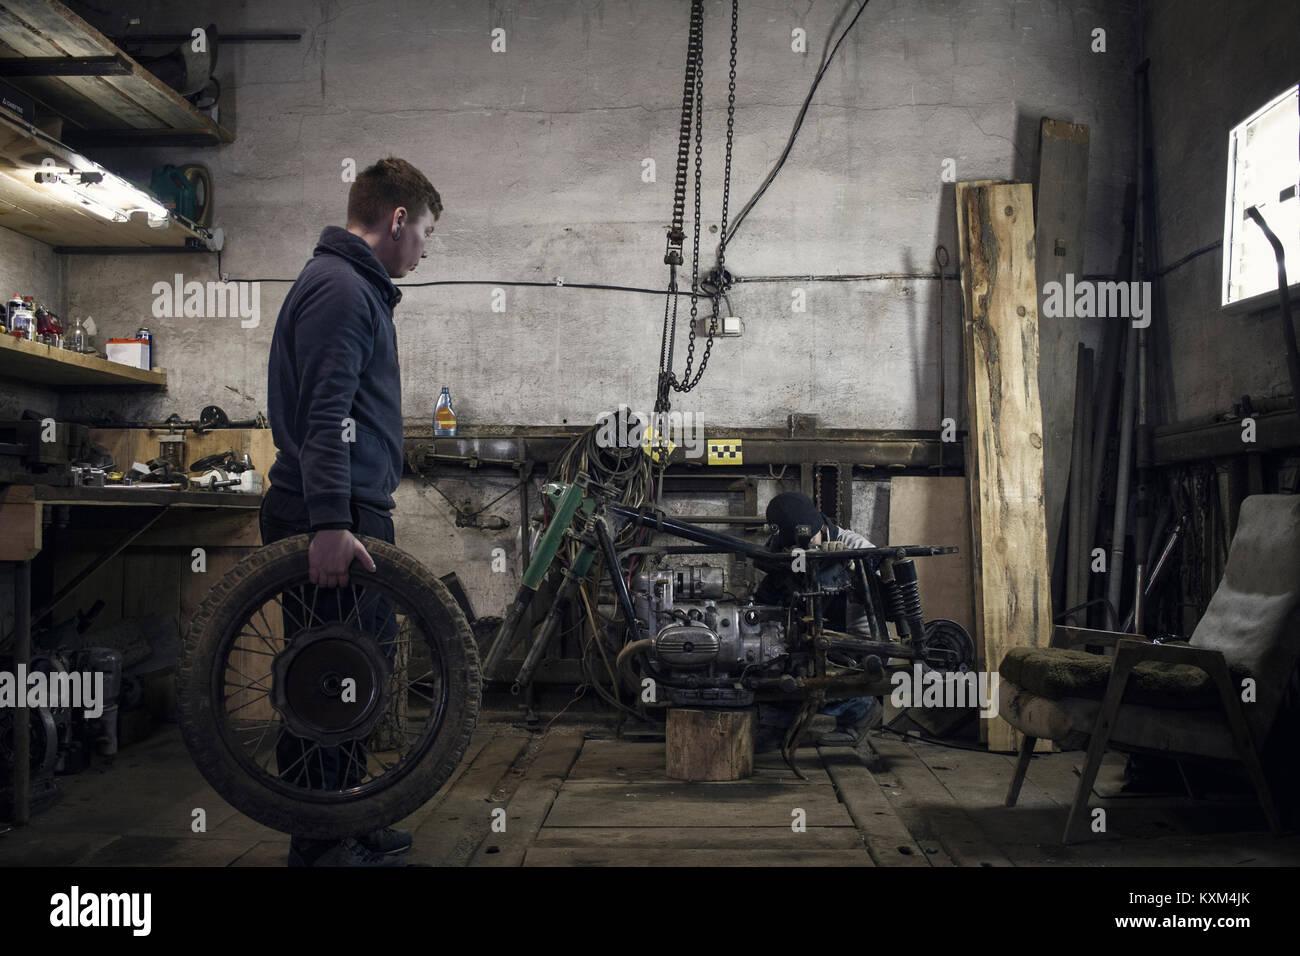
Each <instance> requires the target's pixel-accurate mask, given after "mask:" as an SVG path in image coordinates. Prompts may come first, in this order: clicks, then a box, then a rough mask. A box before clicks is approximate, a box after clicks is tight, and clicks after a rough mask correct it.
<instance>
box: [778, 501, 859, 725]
mask: <svg viewBox="0 0 1300 956" xmlns="http://www.w3.org/2000/svg"><path fill="white" fill-rule="evenodd" d="M767 523H768V524H769V525H771V526H772V527H773V528H774V529H775V531H774V532H773V534H772V539H771V541H770V542H769V547H770V548H771V549H773V550H781V551H784V550H787V549H789V548H793V547H795V546H796V545H797V544H798V543H799V539H798V533H797V532H798V528H799V526H800V525H802V526H804V527H806V528H807V529H808V533H809V534H810V536H811V537H810V538H809V541H808V547H810V548H818V547H824V546H825V544H827V543H832V542H833V543H834V546H836V547H839V548H844V549H855V548H874V547H875V545H874V544H872V543H871V542H870V541H868V540H867V539H866V537H864V536H863V535H860V534H858V533H857V532H856V531H853V530H851V529H849V528H841V527H839V526H838V525H836V524H835V523H834V522H833V521H831V520H830V519H829V518H827V517H826V516H825V515H824V514H822V513H821V510H820V509H818V507H817V505H816V504H814V503H813V500H812V499H811V498H809V497H808V496H807V495H805V494H801V493H799V492H797V491H786V492H782V493H781V494H779V495H777V496H775V497H774V498H773V499H772V500H771V501H770V502H768V505H767ZM819 576H820V579H821V581H822V584H823V586H836V585H844V584H847V583H848V580H847V572H846V571H845V570H844V568H843V567H842V566H840V565H837V564H830V565H827V566H826V567H825V568H824V569H823V570H822V571H820V572H819ZM801 587H802V582H801V580H800V578H799V577H796V576H794V575H792V574H785V573H779V572H778V573H772V574H769V575H767V576H766V577H765V578H764V579H763V580H762V582H761V583H760V584H759V586H758V588H757V589H756V590H755V592H754V600H755V601H756V602H758V603H760V604H782V603H784V602H785V598H786V595H787V592H789V591H790V590H792V589H793V590H799V589H800V588H801ZM822 618H823V620H824V621H825V622H826V625H827V626H828V627H830V628H832V629H833V630H837V631H841V632H850V633H851V632H855V631H867V632H869V630H870V625H869V624H867V623H866V622H865V621H864V620H861V619H852V618H851V616H850V606H849V603H848V595H847V594H841V595H839V596H838V597H837V598H835V599H833V600H831V601H830V602H828V604H827V605H826V607H825V608H824V609H823V613H822ZM797 710H798V707H797V706H792V705H782V704H769V705H763V706H762V707H760V708H759V732H758V738H757V746H759V748H760V749H772V748H774V747H775V746H778V745H779V740H780V739H781V738H782V737H783V736H784V731H785V729H786V728H787V727H789V725H790V723H791V722H792V721H793V719H794V716H795V713H796V711H797ZM818 713H819V714H823V715H827V716H829V717H833V718H834V719H835V729H834V730H831V731H827V732H826V733H823V734H822V735H821V736H820V738H819V740H818V742H819V743H823V744H849V745H851V746H855V747H856V746H857V745H858V744H859V743H861V742H862V738H863V737H864V736H865V735H866V732H867V731H868V730H869V729H871V728H872V727H877V726H879V725H880V720H881V716H882V715H883V713H884V706H883V705H882V704H881V702H880V700H879V699H878V698H875V697H853V698H849V699H847V700H836V701H830V702H828V703H827V704H826V706H825V707H823V708H822V709H821V710H820V711H818Z"/></svg>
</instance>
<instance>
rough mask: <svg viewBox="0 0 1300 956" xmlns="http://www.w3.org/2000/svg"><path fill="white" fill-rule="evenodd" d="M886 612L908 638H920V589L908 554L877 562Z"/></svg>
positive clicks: (923, 618) (922, 634)
mask: <svg viewBox="0 0 1300 956" xmlns="http://www.w3.org/2000/svg"><path fill="white" fill-rule="evenodd" d="M880 579H881V582H882V583H883V585H884V592H885V601H886V603H887V604H888V611H887V614H886V616H887V617H888V619H889V620H890V621H893V622H894V623H895V624H899V625H901V626H902V629H903V630H905V631H906V632H907V635H908V637H909V639H910V640H912V641H914V642H918V643H919V642H920V640H921V638H922V637H923V636H924V635H925V616H924V614H923V613H922V611H921V589H920V587H919V586H918V584H917V581H916V562H915V561H913V560H912V559H911V558H894V559H891V560H888V561H885V562H884V563H883V564H882V565H881V569H880Z"/></svg>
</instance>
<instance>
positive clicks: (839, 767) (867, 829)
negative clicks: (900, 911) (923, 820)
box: [819, 747, 930, 866]
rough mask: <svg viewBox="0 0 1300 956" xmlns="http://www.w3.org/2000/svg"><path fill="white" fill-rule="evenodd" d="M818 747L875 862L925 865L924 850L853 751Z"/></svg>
mask: <svg viewBox="0 0 1300 956" xmlns="http://www.w3.org/2000/svg"><path fill="white" fill-rule="evenodd" d="M819 749H820V753H821V758H822V761H823V763H824V764H825V765H826V768H827V770H828V771H829V772H830V775H831V778H832V779H833V780H834V781H835V789H836V791H837V792H838V793H839V795H840V800H842V801H843V802H844V805H845V806H846V807H847V808H848V811H849V815H850V816H851V817H852V818H853V822H854V823H855V824H856V825H857V828H858V832H859V833H861V834H862V837H863V839H864V840H866V843H867V847H868V849H869V850H870V852H871V858H872V859H873V860H874V861H875V862H876V864H877V865H878V866H929V865H930V860H929V858H928V856H927V854H926V852H925V851H924V850H923V849H921V847H920V846H919V845H918V844H917V842H916V840H915V839H914V838H913V837H912V834H911V832H910V831H909V830H908V829H907V824H905V823H904V822H903V820H902V818H901V817H900V816H899V815H898V813H897V812H896V811H895V809H894V807H893V806H892V805H891V804H890V802H889V798H888V797H887V796H885V794H884V791H882V790H881V787H880V784H879V783H877V782H876V778H875V777H873V776H872V775H871V771H870V770H868V769H867V767H866V765H865V764H863V762H862V760H861V759H860V758H859V757H858V755H857V753H856V752H855V751H854V750H852V749H851V748H849V747H822V748H819Z"/></svg>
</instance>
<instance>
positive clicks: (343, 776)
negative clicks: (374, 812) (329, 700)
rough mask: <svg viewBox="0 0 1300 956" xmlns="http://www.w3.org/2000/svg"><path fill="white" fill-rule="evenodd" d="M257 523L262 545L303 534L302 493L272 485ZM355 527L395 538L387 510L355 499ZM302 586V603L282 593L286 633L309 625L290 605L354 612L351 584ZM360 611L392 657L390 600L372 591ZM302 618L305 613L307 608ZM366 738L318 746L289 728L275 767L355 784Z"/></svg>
mask: <svg viewBox="0 0 1300 956" xmlns="http://www.w3.org/2000/svg"><path fill="white" fill-rule="evenodd" d="M259 524H260V525H261V530H262V544H271V543H272V542H274V541H279V540H280V539H281V538H290V537H293V536H294V535H296V534H305V533H307V532H308V531H309V530H310V527H311V525H310V521H309V519H308V515H307V504H306V502H305V501H304V500H303V499H302V498H301V497H300V496H299V495H295V494H293V493H291V492H287V491H283V490H281V489H278V488H274V487H273V488H271V489H270V490H269V491H267V493H266V495H265V496H264V497H263V498H262V509H261V512H260V515H259ZM351 530H352V532H353V533H354V534H363V535H367V536H368V537H372V538H379V539H380V540H382V541H387V542H388V543H389V544H392V543H393V519H392V517H391V516H390V515H389V513H388V512H386V511H379V510H377V509H374V508H370V507H367V506H366V505H362V504H358V503H357V502H355V501H354V502H353V503H352V529H351ZM356 573H357V572H356V571H354V572H353V574H356ZM301 591H302V594H301V599H302V604H299V598H298V597H292V598H291V597H289V596H287V595H282V596H281V605H282V606H283V607H284V608H285V611H284V612H283V613H282V617H283V620H284V633H285V636H286V637H289V636H290V635H292V634H293V633H294V632H295V631H297V630H298V629H300V628H301V627H303V626H304V624H307V622H306V621H304V620H303V619H301V618H298V617H296V616H295V615H294V614H293V613H291V612H290V611H289V610H288V609H289V608H290V607H295V608H299V609H301V607H302V606H303V605H306V606H307V607H312V608H314V609H315V617H316V623H320V622H327V621H331V620H339V619H340V611H341V612H342V618H341V619H343V620H346V619H347V618H348V617H349V616H350V615H351V614H352V612H353V609H354V604H353V597H352V592H351V589H350V588H347V589H345V588H316V587H313V586H312V585H310V584H308V585H305V586H304V587H303V588H302V589H301ZM356 610H357V618H358V620H359V623H360V625H361V627H362V629H363V630H364V631H366V633H368V634H372V635H375V636H376V638H377V640H378V641H379V643H380V645H381V646H382V647H383V649H384V652H385V653H386V654H387V655H388V656H389V658H390V659H391V657H392V656H393V653H394V652H395V651H396V647H395V645H394V644H393V641H395V640H396V638H397V618H396V617H395V616H394V614H393V606H392V604H391V603H390V602H389V601H386V600H384V599H383V598H380V597H378V596H376V595H375V594H373V593H371V594H370V595H369V596H363V597H362V599H361V606H360V607H359V608H357V609H356ZM303 617H306V614H305V613H304V614H303ZM364 743H365V741H363V740H351V741H347V742H345V743H343V744H340V745H339V746H336V747H316V748H315V750H313V746H314V745H313V744H312V742H311V741H309V740H304V739H303V738H301V737H297V736H295V735H293V734H290V733H288V732H287V731H286V732H285V733H284V734H282V735H281V737H280V740H279V742H278V743H277V744H276V748H275V756H276V766H277V769H278V771H279V773H280V775H281V776H282V777H285V778H288V779H290V780H294V781H302V780H303V779H305V780H306V781H307V786H308V787H309V788H310V789H313V790H339V789H346V788H348V787H354V786H356V785H357V784H358V783H360V782H361V779H362V778H363V777H364V776H365V767H366V759H365V753H364V751H363V750H362V747H363V745H364Z"/></svg>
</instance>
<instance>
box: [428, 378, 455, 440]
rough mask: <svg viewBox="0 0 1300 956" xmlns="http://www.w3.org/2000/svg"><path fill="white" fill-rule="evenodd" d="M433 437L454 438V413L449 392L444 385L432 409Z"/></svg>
mask: <svg viewBox="0 0 1300 956" xmlns="http://www.w3.org/2000/svg"><path fill="white" fill-rule="evenodd" d="M433 437H434V438H455V437H456V411H455V409H453V408H452V407H451V391H450V390H449V389H448V388H447V386H445V385H444V386H443V387H442V394H440V395H439V396H438V404H437V405H435V406H434V409H433Z"/></svg>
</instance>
